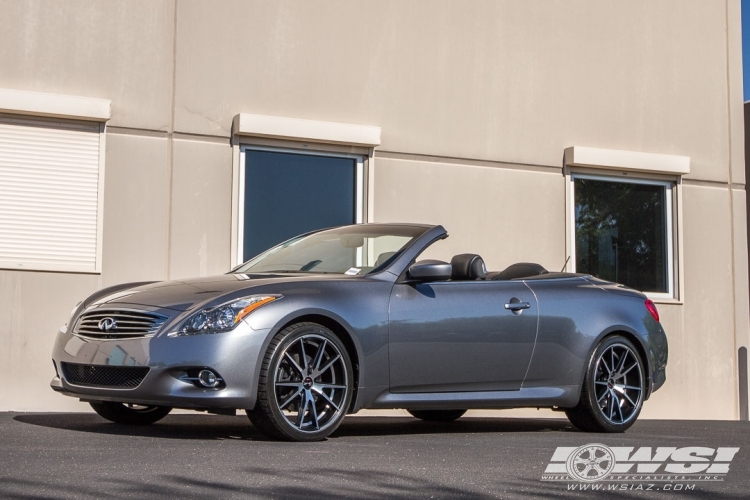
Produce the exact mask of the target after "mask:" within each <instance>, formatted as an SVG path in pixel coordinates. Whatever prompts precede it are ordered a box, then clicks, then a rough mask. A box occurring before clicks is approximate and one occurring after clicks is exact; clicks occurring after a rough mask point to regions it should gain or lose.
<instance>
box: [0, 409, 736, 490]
mask: <svg viewBox="0 0 750 500" xmlns="http://www.w3.org/2000/svg"><path fill="white" fill-rule="evenodd" d="M590 443H600V444H603V445H605V446H606V447H608V448H609V449H612V448H617V449H621V448H622V447H630V448H633V450H634V452H635V451H636V450H639V449H640V448H643V447H650V448H651V450H647V451H648V452H649V453H650V454H651V456H650V457H649V458H652V459H653V460H651V461H650V462H643V460H641V462H639V463H647V467H648V464H650V466H651V467H652V468H653V467H654V466H655V464H658V465H656V467H659V469H658V472H657V473H655V474H654V475H653V476H650V477H651V479H646V480H643V479H642V478H643V477H644V476H639V478H641V479H640V480H632V479H630V480H626V479H623V480H618V481H614V480H611V478H612V477H613V476H612V474H610V475H609V476H606V478H605V479H603V480H600V481H594V482H582V481H579V482H576V481H569V480H568V481H549V480H545V481H543V480H542V476H543V475H545V470H546V469H547V467H548V465H549V464H550V462H551V459H552V458H553V454H554V453H555V451H556V449H557V447H569V448H577V447H580V446H583V445H586V444H590ZM685 447H700V448H698V449H697V452H696V450H695V449H693V450H692V452H693V454H692V455H690V456H692V457H694V458H697V459H698V460H697V461H695V462H690V463H687V465H691V464H696V463H697V464H699V465H698V466H697V467H698V468H700V467H702V466H703V465H706V462H704V461H701V460H700V459H701V458H706V457H708V458H707V460H708V461H709V462H710V465H714V463H715V462H718V460H714V458H718V457H713V458H712V457H709V455H708V453H709V451H708V450H706V449H705V448H711V449H713V450H715V449H717V448H720V447H733V448H739V451H738V452H737V453H736V454H734V456H733V457H731V458H730V461H729V462H726V459H727V457H726V455H725V456H724V458H723V460H724V462H725V463H728V464H729V465H728V473H727V474H726V475H720V474H719V475H710V474H707V475H706V476H705V477H706V478H710V477H709V476H716V477H714V478H712V479H711V480H696V479H695V477H694V476H689V477H688V479H679V477H680V476H679V475H676V474H672V475H669V477H672V479H667V480H664V479H663V477H665V476H667V475H665V474H664V468H665V467H666V466H667V465H668V464H670V463H671V464H672V466H673V467H674V466H676V465H675V463H674V460H672V458H674V457H672V458H669V459H667V461H666V462H665V463H660V462H659V459H660V457H657V456H654V455H653V454H654V453H656V451H657V448H660V449H661V451H660V453H662V454H663V453H667V454H668V453H670V451H671V450H667V448H685ZM665 450H666V451H665ZM713 450H711V451H712V452H713ZM626 451H627V450H626ZM682 452H683V455H684V454H685V453H689V452H691V450H687V451H685V450H682ZM645 453H646V452H644V451H643V450H641V451H640V454H641V455H640V458H641V459H643V458H644V457H645ZM563 455H564V454H563ZM690 456H689V457H688V458H690ZM583 458H587V456H586V455H585V454H584V455H583ZM678 458H679V455H678ZM558 459H559V456H558ZM628 460H631V461H636V462H638V457H630V458H628ZM683 460H684V458H683ZM615 461H616V462H617V463H618V464H620V465H622V464H621V462H622V461H623V458H622V456H619V457H616V459H615ZM605 465H606V464H605ZM556 466H557V467H558V468H559V467H561V466H564V462H559V461H558V462H557V465H556ZM720 468H721V467H720ZM633 471H635V468H634V469H633ZM631 472H632V471H631ZM719 476H720V479H721V480H720V479H719ZM547 477H553V476H549V475H547ZM657 477H662V479H654V478H657ZM675 477H676V478H677V479H674V478H675ZM639 485H640V487H639ZM584 487H585V488H586V489H585V490H583V491H581V488H584ZM571 488H574V489H571ZM592 490H593V491H592ZM675 490H677V491H675ZM0 497H2V498H19V499H20V498H86V499H87V498H97V499H98V498H201V499H204V498H281V499H310V498H326V499H333V500H336V499H348V498H364V499H380V498H470V499H485V498H487V499H489V498H587V497H588V498H594V497H598V498H601V497H605V498H638V499H640V498H673V499H674V498H691V499H693V498H710V499H717V498H726V499H747V498H750V423H748V422H716V421H711V422H706V421H664V420H658V421H657V420H651V421H649V420H642V421H639V422H637V423H636V424H635V425H634V426H633V427H632V428H631V429H630V430H629V431H628V432H626V433H624V434H616V435H612V434H587V433H582V432H578V431H576V430H575V429H574V428H572V427H571V426H570V424H568V422H567V420H563V419H560V420H558V419H533V420H520V419H517V418H463V419H461V420H459V421H457V422H454V423H452V424H434V423H426V422H421V421H419V420H416V419H413V418H408V417H371V416H368V417H358V416H351V417H348V418H347V419H346V420H345V421H344V423H343V424H342V425H341V427H340V428H339V429H338V430H337V432H336V433H335V434H334V435H333V436H332V437H331V438H329V439H328V440H326V441H323V442H318V443H281V442H274V441H269V440H267V439H265V438H264V436H262V435H261V434H260V433H259V432H257V431H256V430H255V429H254V428H253V427H252V425H251V424H250V422H249V421H248V420H247V418H246V417H245V416H244V414H243V415H238V416H236V417H228V416H215V415H205V414H200V413H196V414H194V415H192V414H177V415H170V416H168V417H166V418H165V419H164V420H162V421H161V422H158V423H156V424H154V425H151V426H148V427H127V426H119V425H115V424H111V423H108V422H105V421H104V420H102V419H101V418H100V417H98V416H97V415H95V414H92V413H0Z"/></svg>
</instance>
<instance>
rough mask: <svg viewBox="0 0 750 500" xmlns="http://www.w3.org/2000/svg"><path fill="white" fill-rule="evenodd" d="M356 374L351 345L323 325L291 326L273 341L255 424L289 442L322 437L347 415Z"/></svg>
mask: <svg viewBox="0 0 750 500" xmlns="http://www.w3.org/2000/svg"><path fill="white" fill-rule="evenodd" d="M353 387H354V375H353V370H352V363H351V360H350V358H349V354H348V353H347V350H346V347H345V346H344V344H343V343H342V342H341V340H340V339H339V338H338V337H337V336H336V335H335V334H334V333H333V332H332V331H331V330H329V329H328V328H326V327H324V326H322V325H319V324H317V323H297V324H294V325H291V326H289V327H287V328H285V329H283V330H282V331H280V332H279V333H277V334H276V335H275V336H274V338H273V339H272V340H271V343H270V345H269V346H268V351H267V352H266V354H265V356H264V357H263V362H262V365H261V369H260V379H259V381H258V398H257V400H256V403H255V408H253V409H252V410H247V416H248V418H250V421H251V422H252V423H253V425H254V426H255V427H256V428H257V429H258V430H259V431H261V432H262V433H264V434H265V435H267V436H268V437H271V438H274V439H280V440H284V441H320V440H322V439H325V438H326V437H328V436H329V435H330V434H331V433H332V432H333V431H335V430H336V428H337V427H338V426H339V424H340V423H341V421H342V420H343V419H344V417H345V416H346V413H347V410H348V409H349V405H350V403H351V400H352V393H353Z"/></svg>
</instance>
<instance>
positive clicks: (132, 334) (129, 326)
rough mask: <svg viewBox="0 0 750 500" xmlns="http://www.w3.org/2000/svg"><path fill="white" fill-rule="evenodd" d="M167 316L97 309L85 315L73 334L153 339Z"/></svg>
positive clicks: (96, 337) (99, 337)
mask: <svg viewBox="0 0 750 500" xmlns="http://www.w3.org/2000/svg"><path fill="white" fill-rule="evenodd" d="M166 320H167V317H166V316H162V315H161V314H156V313H152V312H147V311H136V310H128V309H95V310H93V311H89V312H86V313H83V314H82V315H81V317H80V318H79V319H78V321H77V322H76V324H75V327H74V328H73V333H75V334H77V335H81V336H82V337H89V338H92V339H105V340H107V339H135V338H143V337H151V336H152V335H154V334H155V333H156V332H157V331H158V330H159V327H161V325H162V324H164V322H165V321H166Z"/></svg>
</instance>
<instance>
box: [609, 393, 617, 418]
mask: <svg viewBox="0 0 750 500" xmlns="http://www.w3.org/2000/svg"><path fill="white" fill-rule="evenodd" d="M615 399H617V398H616V397H615V393H614V391H613V390H612V389H610V390H609V420H610V421H611V420H612V418H614V416H615Z"/></svg>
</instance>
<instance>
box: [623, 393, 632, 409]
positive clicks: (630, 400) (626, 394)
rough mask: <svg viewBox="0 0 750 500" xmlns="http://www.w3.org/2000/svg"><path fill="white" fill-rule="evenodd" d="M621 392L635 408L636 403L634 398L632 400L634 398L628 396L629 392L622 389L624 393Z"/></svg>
mask: <svg viewBox="0 0 750 500" xmlns="http://www.w3.org/2000/svg"><path fill="white" fill-rule="evenodd" d="M621 394H622V395H623V397H624V398H625V399H627V400H628V403H630V404H631V405H633V408H635V403H634V402H633V400H632V399H630V396H628V393H627V392H625V391H622V393H621Z"/></svg>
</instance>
